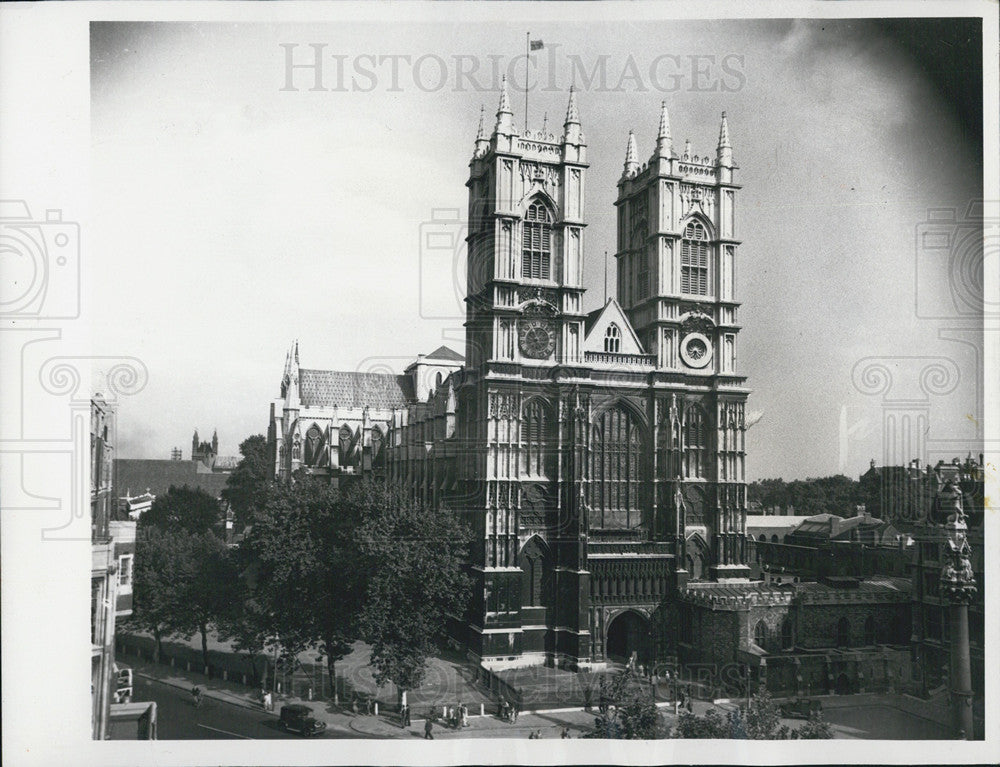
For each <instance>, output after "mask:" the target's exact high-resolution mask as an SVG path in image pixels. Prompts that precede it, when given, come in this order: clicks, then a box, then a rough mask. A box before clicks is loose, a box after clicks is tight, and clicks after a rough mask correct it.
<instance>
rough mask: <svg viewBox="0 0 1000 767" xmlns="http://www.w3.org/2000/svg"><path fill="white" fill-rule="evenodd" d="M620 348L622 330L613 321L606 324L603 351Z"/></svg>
mask: <svg viewBox="0 0 1000 767" xmlns="http://www.w3.org/2000/svg"><path fill="white" fill-rule="evenodd" d="M621 350H622V332H621V331H620V330H619V329H618V326H617V325H616V324H615V323H613V322H612V323H611V324H610V325H608V329H607V330H606V331H605V332H604V351H606V352H620V351H621Z"/></svg>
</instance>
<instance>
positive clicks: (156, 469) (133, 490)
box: [115, 458, 229, 498]
mask: <svg viewBox="0 0 1000 767" xmlns="http://www.w3.org/2000/svg"><path fill="white" fill-rule="evenodd" d="M199 466H201V467H203V468H204V465H203V464H202V463H201V461H171V460H167V459H146V458H116V459H115V492H116V493H117V494H118V495H119V496H125V495H126V494H129V493H130V494H132V495H139V494H140V493H145V492H146V489H147V488H148V489H149V492H151V493H152V494H153V495H162V494H163V493H166V492H167V491H168V490H169V489H170V486H171V485H174V486H176V487H182V486H184V485H187V486H188V487H191V488H200V489H201V490H204V491H205V492H206V493H208V494H209V495H211V496H212V497H213V498H218V497H219V493H221V492H222V489H223V488H224V487H225V486H226V480H227V479H228V478H229V473H228V472H220V473H213V472H204V471H199V470H198V467H199Z"/></svg>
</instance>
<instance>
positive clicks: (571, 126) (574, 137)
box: [563, 85, 583, 144]
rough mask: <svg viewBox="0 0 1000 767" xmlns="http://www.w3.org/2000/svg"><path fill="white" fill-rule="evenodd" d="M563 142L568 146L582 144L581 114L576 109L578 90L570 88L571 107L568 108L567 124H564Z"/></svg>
mask: <svg viewBox="0 0 1000 767" xmlns="http://www.w3.org/2000/svg"><path fill="white" fill-rule="evenodd" d="M563 141H565V142H566V143H567V144H582V143H583V135H582V134H581V133H580V112H579V111H577V108H576V89H575V88H574V87H573V86H572V85H571V86H569V105H568V106H567V107H566V122H565V123H563Z"/></svg>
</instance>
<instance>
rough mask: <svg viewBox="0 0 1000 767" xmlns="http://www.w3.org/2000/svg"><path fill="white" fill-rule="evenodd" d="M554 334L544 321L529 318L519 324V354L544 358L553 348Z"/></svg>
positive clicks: (533, 357)
mask: <svg viewBox="0 0 1000 767" xmlns="http://www.w3.org/2000/svg"><path fill="white" fill-rule="evenodd" d="M555 345H556V341H555V336H554V335H553V333H552V330H551V328H549V326H548V324H547V323H545V322H541V321H539V320H530V321H528V322H525V323H524V324H523V325H522V326H521V339H520V347H521V354H523V355H524V356H525V357H531V358H532V359H537V360H541V359H545V358H546V357H548V356H549V355H550V354H552V350H553V349H554V348H555Z"/></svg>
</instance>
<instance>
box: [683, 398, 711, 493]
mask: <svg viewBox="0 0 1000 767" xmlns="http://www.w3.org/2000/svg"><path fill="white" fill-rule="evenodd" d="M685 416H686V417H685V424H684V475H685V476H686V477H688V478H693V477H704V476H705V475H706V473H707V472H708V423H707V422H706V421H707V418H706V417H705V412H704V411H703V410H702V409H701V408H700V407H698V406H692V407H689V408H688V410H687V413H686V414H685Z"/></svg>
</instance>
